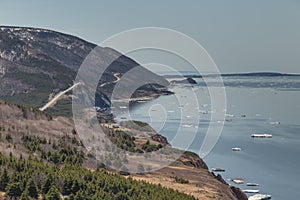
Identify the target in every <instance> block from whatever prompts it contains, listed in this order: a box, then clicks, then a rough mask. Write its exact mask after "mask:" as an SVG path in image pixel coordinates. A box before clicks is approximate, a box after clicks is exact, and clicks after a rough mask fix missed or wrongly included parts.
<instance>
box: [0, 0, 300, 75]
mask: <svg viewBox="0 0 300 200" xmlns="http://www.w3.org/2000/svg"><path fill="white" fill-rule="evenodd" d="M0 24H1V25H12V26H31V27H40V28H46V29H52V30H57V31H60V32H65V33H69V34H72V35H76V36H79V37H81V38H83V39H85V40H88V41H90V42H93V43H96V44H99V43H101V41H103V40H105V39H106V38H108V37H110V36H112V35H114V34H117V33H119V32H122V31H125V30H128V29H132V28H139V27H164V28H170V29H174V30H176V31H180V32H182V33H184V34H186V35H188V36H190V37H192V38H193V39H195V40H196V41H197V42H198V43H200V44H201V45H202V46H203V47H204V48H205V49H206V50H207V51H208V53H209V54H210V55H211V57H212V58H213V60H214V61H215V63H216V64H217V66H218V68H219V70H220V71H221V72H222V73H234V72H253V71H272V72H284V73H300V1H299V0H248V1H241V0H206V1H204V0H194V1H193V0H187V1H183V0H178V1H176V0H164V1H159V0H151V1H141V0H130V1H129V0H123V1H121V0H120V1H117V0H110V1H101V0H86V1H82V0H51V1H47V0H26V1H24V0H0ZM133 57H134V58H135V59H137V60H138V61H139V62H144V60H143V57H142V56H138V55H137V56H136V57H135V56H134V55H133ZM148 57H149V56H148Z"/></svg>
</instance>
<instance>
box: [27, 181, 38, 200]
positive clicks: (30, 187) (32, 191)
mask: <svg viewBox="0 0 300 200" xmlns="http://www.w3.org/2000/svg"><path fill="white" fill-rule="evenodd" d="M26 190H27V191H28V194H29V196H30V197H32V198H35V199H37V198H38V196H39V192H38V189H37V186H36V184H35V182H34V181H33V180H32V179H29V181H28V182H27V185H26V189H25V191H26Z"/></svg>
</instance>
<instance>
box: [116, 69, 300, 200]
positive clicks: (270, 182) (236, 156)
mask: <svg viewBox="0 0 300 200" xmlns="http://www.w3.org/2000/svg"><path fill="white" fill-rule="evenodd" d="M195 80H196V81H197V82H198V84H196V85H187V84H177V85H174V86H171V90H173V91H174V92H175V95H169V96H161V97H159V98H158V99H155V100H153V101H148V102H141V103H138V104H135V105H134V106H132V107H131V108H130V116H127V119H128V118H131V119H134V120H139V121H144V122H147V123H149V124H151V125H152V126H153V127H154V128H155V129H156V130H157V131H158V132H159V133H160V134H162V135H164V136H166V137H167V138H168V140H169V141H171V143H172V139H173V138H174V137H175V135H176V132H177V131H178V130H181V131H183V132H184V134H185V135H186V136H188V135H189V134H193V132H195V131H196V137H195V139H194V140H193V142H192V144H191V146H190V147H189V150H191V151H194V152H196V153H199V149H200V147H201V145H202V142H203V138H204V136H205V133H206V131H207V128H208V125H209V123H212V124H214V123H215V124H217V123H222V122H216V121H211V113H212V112H214V110H213V108H211V105H210V96H209V92H208V90H207V88H206V83H205V82H204V81H203V79H201V78H195ZM207 81H209V82H210V83H213V82H214V81H215V78H214V77H210V78H208V79H207ZM223 81H224V85H225V89H226V95H227V99H226V100H227V113H228V114H229V115H227V117H226V120H225V125H224V129H223V132H222V135H221V137H220V139H219V140H218V143H217V144H216V145H215V147H214V149H213V150H212V152H211V153H210V154H209V155H208V156H206V157H205V159H204V160H205V161H206V162H207V164H208V165H209V167H210V168H213V167H220V168H223V169H225V170H226V172H224V173H222V176H223V178H224V179H226V180H227V181H228V183H230V184H232V185H235V184H234V183H233V182H231V181H229V179H232V178H243V179H244V180H245V184H242V185H235V186H238V187H240V188H241V189H259V190H260V193H262V194H271V195H272V199H274V200H282V199H295V198H296V197H297V196H298V195H299V189H300V185H299V179H300V168H299V166H300V159H299V152H300V122H299V119H300V104H299V102H300V76H286V75H278V76H262V75H259V74H257V75H249V76H247V75H232V76H230V75H227V76H223ZM210 85H211V84H210ZM194 95H196V96H194ZM178 97H180V98H182V99H184V101H181V102H180V103H179V102H178ZM195 99H198V100H197V101H196V103H195ZM220 100H222V99H220ZM183 110H184V112H183ZM183 113H184V114H183ZM120 118H121V116H118V119H120ZM123 119H124V116H123ZM274 122H276V123H277V122H280V124H276V123H275V124H274ZM253 133H269V134H272V135H273V137H272V138H261V139H253V138H251V137H250V136H251V134H253ZM187 138H188V137H187ZM183 139H184V138H183ZM183 141H184V140H183ZM175 145H176V144H175ZM179 146H180V145H179ZM175 147H176V146H175ZM232 147H239V148H241V151H237V152H235V151H232V149H231V148H232ZM253 182H254V183H258V184H260V186H258V187H249V186H246V183H253Z"/></svg>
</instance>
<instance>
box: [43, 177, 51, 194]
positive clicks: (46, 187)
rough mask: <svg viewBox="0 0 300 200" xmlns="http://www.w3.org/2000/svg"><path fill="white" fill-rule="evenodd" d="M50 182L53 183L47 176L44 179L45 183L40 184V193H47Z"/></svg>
mask: <svg viewBox="0 0 300 200" xmlns="http://www.w3.org/2000/svg"><path fill="white" fill-rule="evenodd" d="M52 184H53V181H52V179H51V178H47V179H46V181H45V183H44V184H43V186H42V194H47V193H48V191H49V190H50V188H51V185H52Z"/></svg>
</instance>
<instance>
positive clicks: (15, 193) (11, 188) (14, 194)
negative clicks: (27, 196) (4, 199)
mask: <svg viewBox="0 0 300 200" xmlns="http://www.w3.org/2000/svg"><path fill="white" fill-rule="evenodd" d="M5 194H6V196H8V197H10V198H15V199H16V198H18V197H20V196H21V194H22V191H21V188H20V184H19V183H16V182H12V183H9V184H8V185H7V187H6V193H5Z"/></svg>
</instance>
